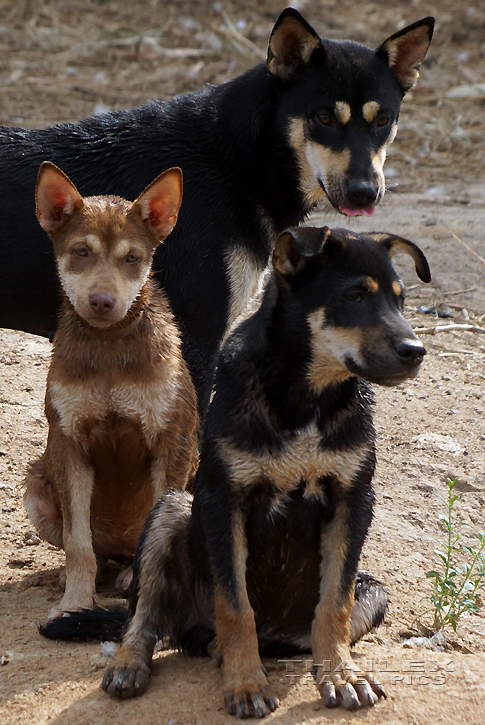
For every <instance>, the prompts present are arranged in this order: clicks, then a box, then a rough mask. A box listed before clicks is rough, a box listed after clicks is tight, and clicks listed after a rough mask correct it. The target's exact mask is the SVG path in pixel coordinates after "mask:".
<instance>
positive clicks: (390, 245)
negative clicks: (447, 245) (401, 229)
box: [365, 232, 431, 282]
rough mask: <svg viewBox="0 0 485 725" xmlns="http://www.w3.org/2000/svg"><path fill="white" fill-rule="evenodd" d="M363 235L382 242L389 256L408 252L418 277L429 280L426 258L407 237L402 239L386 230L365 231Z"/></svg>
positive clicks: (429, 273)
mask: <svg viewBox="0 0 485 725" xmlns="http://www.w3.org/2000/svg"><path fill="white" fill-rule="evenodd" d="M365 236H366V237H370V239H373V240H374V241H375V242H380V243H381V244H383V245H384V246H385V248H386V249H387V251H388V252H389V256H390V257H394V255H395V254H398V253H399V252H405V253H406V254H409V256H410V257H412V259H413V260H414V265H415V267H416V274H417V275H418V277H419V279H420V280H422V281H423V282H431V270H430V268H429V264H428V260H427V259H426V257H425V256H424V253H423V252H422V251H421V249H420V248H419V247H418V245H417V244H415V243H414V242H411V241H410V240H409V239H404V237H398V236H396V235H395V234H387V233H386V232H370V233H368V232H366V233H365Z"/></svg>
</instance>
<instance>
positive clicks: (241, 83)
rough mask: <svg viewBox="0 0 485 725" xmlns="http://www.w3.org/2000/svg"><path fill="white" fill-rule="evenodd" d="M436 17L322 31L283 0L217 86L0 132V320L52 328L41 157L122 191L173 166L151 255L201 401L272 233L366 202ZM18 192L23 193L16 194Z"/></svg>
mask: <svg viewBox="0 0 485 725" xmlns="http://www.w3.org/2000/svg"><path fill="white" fill-rule="evenodd" d="M432 31H433V19H432V18H425V19H423V20H421V21H419V22H417V23H415V24H414V25H411V26H409V27H407V28H405V29H404V30H400V31H399V32H398V33H396V34H394V35H392V36H391V37H390V38H388V39H387V40H386V41H385V42H384V43H383V44H382V45H381V46H380V47H379V48H378V49H377V50H376V51H373V50H370V49H369V48H366V47H365V46H362V45H360V44H358V43H354V42H351V41H344V42H336V41H331V40H322V39H321V38H320V37H319V36H318V35H317V33H316V32H315V31H314V30H313V29H312V28H311V27H310V25H309V24H308V23H307V22H306V21H305V20H304V19H303V18H302V17H301V15H300V14H299V13H298V12H297V11H296V10H293V9H287V10H285V11H284V12H283V13H282V14H281V16H280V17H279V19H278V21H277V23H276V25H275V26H274V29H273V31H272V33H271V37H270V41H269V50H268V62H267V64H261V65H259V66H257V67H256V68H253V69H252V70H250V71H249V72H247V73H245V74H244V75H242V76H240V77H239V78H236V79H235V80H233V81H230V82H229V83H226V84H224V85H221V86H208V87H206V88H204V89H202V90H200V91H198V92H196V93H189V94H188V95H186V96H180V97H176V98H174V99H173V100H171V101H152V102H150V103H147V104H146V105H144V106H141V107H140V108H137V109H134V110H131V111H120V112H113V113H109V114H106V115H103V116H97V117H92V118H87V119H85V120H84V121H81V122H80V123H78V124H63V125H58V126H54V127H52V128H47V129H42V130H31V131H26V130H23V129H12V128H7V127H4V128H3V129H2V130H1V131H0V169H1V172H0V216H1V219H2V225H1V232H0V234H1V240H0V249H1V258H2V264H1V265H0V326H1V327H11V328H14V329H20V330H25V331H27V332H32V333H35V334H38V335H45V336H49V335H51V334H52V332H53V330H54V329H55V327H56V315H57V311H58V308H59V305H60V299H61V298H60V295H59V293H58V289H59V288H58V281H57V276H56V272H55V267H54V257H53V254H52V248H51V247H52V245H51V244H50V242H49V239H48V238H47V236H46V235H45V233H44V232H42V230H40V229H39V225H38V224H37V222H36V218H35V210H34V204H33V202H31V201H30V200H32V199H33V198H34V188H35V182H36V178H37V171H38V168H39V165H40V163H41V162H42V161H45V160H50V161H53V162H54V163H55V164H57V165H58V166H60V167H61V168H62V169H64V171H65V172H66V173H67V174H68V175H69V176H71V177H72V178H74V179H76V183H77V184H78V188H79V191H80V193H81V194H82V195H83V196H92V195H99V194H116V195H119V196H122V197H124V198H127V199H134V198H135V197H136V196H137V195H138V193H139V191H140V189H143V188H144V187H145V186H146V185H147V184H148V183H149V182H150V181H151V180H152V179H153V178H154V177H156V176H157V175H158V174H159V173H160V171H162V170H163V169H166V168H167V167H169V166H180V167H181V168H182V170H183V173H184V201H183V205H182V208H181V212H180V216H179V221H178V224H177V227H176V229H175V230H174V232H173V234H172V235H171V236H170V238H169V239H168V240H167V241H166V242H165V244H164V245H163V246H161V247H160V248H159V250H158V251H157V253H156V256H155V260H154V270H155V271H156V276H157V279H158V281H159V282H160V283H161V284H162V285H163V286H164V287H165V289H166V291H167V293H168V297H169V300H170V303H171V306H172V309H173V311H174V313H175V316H176V319H177V320H178V322H179V324H180V327H181V331H182V338H183V346H184V356H185V358H186V360H187V363H188V366H189V369H190V371H191V373H192V376H193V379H194V383H195V386H196V389H197V393H198V395H199V405H200V408H201V410H203V409H204V408H205V405H206V403H207V400H208V393H209V390H210V385H211V381H212V372H213V367H214V362H215V355H216V353H217V350H218V347H219V343H220V341H221V339H222V337H223V335H224V333H225V331H226V329H227V327H228V324H229V323H230V322H231V321H232V320H234V319H235V318H236V317H237V315H238V314H239V313H240V312H241V311H242V310H243V309H244V307H245V304H246V302H247V300H248V298H249V297H250V295H251V293H252V292H253V291H254V289H255V287H256V285H257V283H258V280H259V277H260V274H261V272H262V270H263V269H264V267H265V266H266V264H267V262H268V260H269V257H270V254H271V252H272V250H273V247H274V243H275V241H276V238H277V236H278V234H279V233H281V232H282V231H283V230H284V229H285V228H287V227H288V226H292V225H295V224H298V223H300V222H301V221H302V220H303V219H304V217H305V215H306V214H308V212H309V211H310V210H311V209H312V207H313V206H314V204H315V203H316V202H319V201H321V200H326V201H328V202H330V205H331V206H332V207H333V208H334V209H336V210H339V211H340V212H341V213H343V214H347V215H357V214H368V215H369V214H371V213H372V211H373V210H374V207H375V205H376V204H377V203H378V202H379V201H380V199H381V198H382V196H383V194H384V190H385V186H384V176H383V171H382V166H383V163H384V159H385V155H386V147H387V146H388V145H389V144H390V143H391V141H392V140H393V138H394V136H395V133H396V124H397V120H398V115H399V108H400V104H401V100H402V98H403V96H404V93H405V92H406V91H407V90H408V89H409V88H411V86H412V85H413V84H414V83H415V82H416V80H417V78H418V69H419V66H420V64H421V62H422V60H423V58H424V57H425V54H426V52H427V49H428V46H429V43H430V40H431V36H432ZM29 204H30V205H31V206H30V208H29Z"/></svg>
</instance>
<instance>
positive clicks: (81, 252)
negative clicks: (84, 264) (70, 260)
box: [73, 247, 89, 257]
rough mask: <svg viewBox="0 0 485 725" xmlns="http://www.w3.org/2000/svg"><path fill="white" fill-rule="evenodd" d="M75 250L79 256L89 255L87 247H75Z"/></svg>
mask: <svg viewBox="0 0 485 725" xmlns="http://www.w3.org/2000/svg"><path fill="white" fill-rule="evenodd" d="M73 252H74V254H75V255H76V256H78V257H87V256H88V254H89V252H88V250H87V249H86V247H79V248H78V249H73Z"/></svg>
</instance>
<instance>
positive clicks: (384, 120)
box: [377, 116, 391, 128]
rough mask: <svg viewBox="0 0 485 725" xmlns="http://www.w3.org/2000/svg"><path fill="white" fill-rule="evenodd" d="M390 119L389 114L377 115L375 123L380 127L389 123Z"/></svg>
mask: <svg viewBox="0 0 485 725" xmlns="http://www.w3.org/2000/svg"><path fill="white" fill-rule="evenodd" d="M390 121H391V119H390V118H389V116H377V125H378V126H379V127H380V128H383V127H384V126H387V125H389V123H390Z"/></svg>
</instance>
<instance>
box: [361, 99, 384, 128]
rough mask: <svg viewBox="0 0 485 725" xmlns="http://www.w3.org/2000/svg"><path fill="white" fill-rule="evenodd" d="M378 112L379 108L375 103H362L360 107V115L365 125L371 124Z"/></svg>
mask: <svg viewBox="0 0 485 725" xmlns="http://www.w3.org/2000/svg"><path fill="white" fill-rule="evenodd" d="M380 110H381V107H380V105H379V104H378V103H377V101H367V103H364V105H363V106H362V113H363V116H364V118H365V120H366V121H367V123H371V121H373V120H374V118H375V117H376V116H377V114H378V113H379V111H380Z"/></svg>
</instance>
